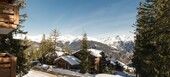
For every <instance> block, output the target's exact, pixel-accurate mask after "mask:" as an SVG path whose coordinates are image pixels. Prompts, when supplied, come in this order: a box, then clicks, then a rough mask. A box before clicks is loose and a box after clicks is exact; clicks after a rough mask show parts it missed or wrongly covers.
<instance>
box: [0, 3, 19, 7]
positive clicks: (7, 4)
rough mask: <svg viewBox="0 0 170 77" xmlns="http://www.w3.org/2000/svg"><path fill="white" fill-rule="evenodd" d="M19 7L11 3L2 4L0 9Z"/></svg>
mask: <svg viewBox="0 0 170 77" xmlns="http://www.w3.org/2000/svg"><path fill="white" fill-rule="evenodd" d="M16 6H17V5H15V4H9V3H1V5H0V8H14V7H16Z"/></svg>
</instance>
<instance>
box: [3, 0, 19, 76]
mask: <svg viewBox="0 0 170 77" xmlns="http://www.w3.org/2000/svg"><path fill="white" fill-rule="evenodd" d="M14 1H15V0H0V34H5V35H7V34H8V33H9V32H11V31H13V30H14V29H16V28H17V26H18V24H19V7H18V6H17V5H16V4H14ZM16 61H17V58H16V57H14V56H12V55H10V54H8V53H0V77H16Z"/></svg>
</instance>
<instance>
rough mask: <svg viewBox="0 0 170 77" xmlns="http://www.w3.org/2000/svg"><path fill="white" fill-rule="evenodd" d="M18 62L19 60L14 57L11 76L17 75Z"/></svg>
mask: <svg viewBox="0 0 170 77" xmlns="http://www.w3.org/2000/svg"><path fill="white" fill-rule="evenodd" d="M16 62H17V58H16V57H12V65H11V77H16Z"/></svg>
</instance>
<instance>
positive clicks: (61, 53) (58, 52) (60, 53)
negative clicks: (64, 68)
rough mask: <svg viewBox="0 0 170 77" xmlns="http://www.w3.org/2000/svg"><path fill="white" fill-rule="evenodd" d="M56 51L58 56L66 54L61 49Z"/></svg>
mask: <svg viewBox="0 0 170 77" xmlns="http://www.w3.org/2000/svg"><path fill="white" fill-rule="evenodd" d="M56 53H57V56H61V55H63V54H64V52H61V51H56Z"/></svg>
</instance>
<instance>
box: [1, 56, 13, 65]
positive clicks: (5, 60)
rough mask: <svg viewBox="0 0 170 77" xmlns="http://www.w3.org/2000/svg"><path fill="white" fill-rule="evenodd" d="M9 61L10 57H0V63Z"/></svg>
mask: <svg viewBox="0 0 170 77" xmlns="http://www.w3.org/2000/svg"><path fill="white" fill-rule="evenodd" d="M10 62H11V59H10V58H2V57H1V58H0V64H2V63H10Z"/></svg>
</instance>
